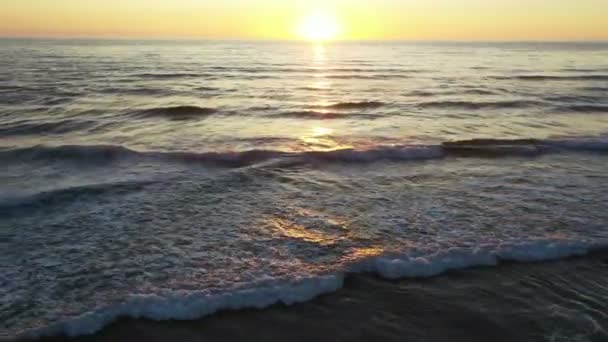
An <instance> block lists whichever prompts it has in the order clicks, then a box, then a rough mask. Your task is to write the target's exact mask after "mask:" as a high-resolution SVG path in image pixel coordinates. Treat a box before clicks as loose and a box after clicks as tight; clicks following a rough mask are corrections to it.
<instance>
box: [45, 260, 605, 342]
mask: <svg viewBox="0 0 608 342" xmlns="http://www.w3.org/2000/svg"><path fill="white" fill-rule="evenodd" d="M606 299H608V251H602V252H598V253H594V254H592V255H589V256H586V257H581V258H574V259H568V260H561V261H556V262H545V263H537V264H516V263H509V264H504V265H501V266H498V267H487V268H476V269H468V270H461V271H455V272H450V273H449V274H446V275H443V276H439V277H435V278H430V279H404V280H400V281H387V280H383V279H379V278H377V277H375V276H372V275H357V276H351V277H349V278H348V279H347V281H346V284H345V287H344V288H343V289H342V290H340V291H338V292H336V293H333V294H329V295H325V296H322V297H319V298H317V299H315V300H313V301H311V302H307V303H302V304H298V305H294V306H291V307H285V306H274V307H271V308H268V309H262V310H239V311H231V312H223V313H220V314H217V315H213V316H211V317H206V318H203V319H200V320H196V321H182V322H180V321H164V322H153V321H146V320H133V319H124V320H120V321H118V322H116V323H114V324H112V325H110V326H109V327H107V328H106V329H104V330H103V331H101V332H100V333H98V334H96V335H93V336H86V337H78V338H72V339H70V338H67V337H53V338H45V339H42V341H48V342H55V341H87V342H110V341H159V342H160V341H218V342H227V341H263V340H267V341H572V340H576V341H607V340H608V302H607V301H606Z"/></svg>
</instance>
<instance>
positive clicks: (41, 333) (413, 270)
mask: <svg viewBox="0 0 608 342" xmlns="http://www.w3.org/2000/svg"><path fill="white" fill-rule="evenodd" d="M606 245H607V244H606V242H604V241H602V242H590V241H575V240H568V239H530V240H527V241H519V242H510V243H500V244H496V245H485V246H483V247H477V248H458V247H456V248H450V249H445V250H439V251H426V252H424V251H422V252H421V251H418V250H417V251H414V252H410V253H403V254H400V255H380V256H373V257H368V258H364V259H360V260H355V261H350V262H349V261H347V262H345V263H344V264H343V265H341V267H340V268H339V269H338V270H336V271H333V272H329V273H326V274H319V275H308V276H305V277H297V276H295V277H294V279H280V278H271V279H269V280H266V281H263V282H258V283H254V284H251V285H250V286H248V287H246V288H238V289H232V290H225V291H224V292H215V293H214V292H212V291H209V290H199V291H180V292H175V293H172V294H166V295H162V296H161V295H156V294H139V295H132V296H130V297H128V298H126V299H125V300H124V301H122V302H121V303H117V304H115V305H107V306H104V307H100V308H97V309H95V310H92V311H89V312H86V313H84V314H81V315H80V316H78V317H74V318H70V319H66V320H64V321H60V322H57V323H53V324H51V325H48V326H45V327H40V328H35V329H31V330H27V331H22V332H20V333H19V334H18V335H19V336H18V338H20V339H32V338H40V337H47V336H61V335H64V336H69V337H76V336H82V335H91V334H94V333H96V332H98V331H100V330H101V329H103V328H104V327H105V326H107V325H109V324H111V323H112V322H114V321H116V320H117V319H119V318H133V319H149V320H154V321H164V320H195V319H200V318H202V317H206V316H209V315H213V314H215V313H217V312H221V311H226V310H239V309H250V308H254V309H263V308H266V307H269V306H272V305H275V304H283V305H293V304H297V303H302V302H307V301H310V300H312V299H314V298H316V297H318V296H320V295H322V294H327V293H333V292H336V291H338V290H339V289H341V288H342V287H343V285H344V279H345V277H347V276H348V275H349V274H359V273H373V274H376V275H379V276H381V277H383V278H386V279H401V278H427V277H433V276H437V275H440V274H443V273H445V272H447V271H450V270H457V269H464V268H470V267H477V266H497V265H499V264H500V263H502V262H513V261H515V262H538V261H548V260H557V259H563V258H568V257H573V256H581V255H585V254H588V253H591V252H593V251H596V250H600V249H603V248H606Z"/></svg>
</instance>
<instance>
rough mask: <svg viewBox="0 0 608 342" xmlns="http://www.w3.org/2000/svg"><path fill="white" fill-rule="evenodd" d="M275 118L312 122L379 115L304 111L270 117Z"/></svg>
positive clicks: (376, 116) (367, 117)
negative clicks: (309, 120) (308, 120)
mask: <svg viewBox="0 0 608 342" xmlns="http://www.w3.org/2000/svg"><path fill="white" fill-rule="evenodd" d="M268 116H270V117H273V118H284V119H311V120H333V119H353V118H357V119H369V120H373V119H377V118H379V117H380V116H379V115H372V114H361V113H357V114H353V113H351V114H346V113H333V112H319V111H314V110H304V111H296V112H285V113H278V114H273V115H268Z"/></svg>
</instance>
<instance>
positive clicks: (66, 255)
mask: <svg viewBox="0 0 608 342" xmlns="http://www.w3.org/2000/svg"><path fill="white" fill-rule="evenodd" d="M0 66H1V67H0V105H1V106H0V165H1V166H2V167H0V250H1V253H0V337H3V338H12V337H16V336H42V335H53V334H60V333H63V334H67V335H71V336H76V335H83V334H91V333H95V332H97V331H99V330H100V329H102V328H103V327H104V326H106V325H107V324H108V323H110V322H112V321H114V320H115V319H117V318H119V317H122V316H129V317H133V318H149V319H155V320H169V319H196V318H200V317H203V316H205V315H209V314H212V313H214V312H217V311H219V310H225V309H239V308H250V307H255V308H258V307H265V306H268V305H271V304H274V303H285V304H293V303H297V302H303V301H307V300H309V299H311V298H314V297H315V296H317V295H319V294H323V293H327V292H333V291H336V290H338V289H339V288H340V287H341V286H342V283H343V278H344V275H345V274H349V273H359V272H372V273H376V274H378V275H380V276H382V277H385V278H388V279H397V278H408V277H429V276H435V275H439V274H441V273H443V272H445V271H448V270H451V269H458V268H465V267H471V266H480V265H483V266H495V265H498V264H499V263H501V262H503V261H521V262H530V261H540V260H552V259H559V258H565V257H568V256H573V255H582V254H586V253H588V252H590V251H593V250H596V249H600V248H604V247H606V246H607V245H608V227H607V222H608V210H607V209H608V208H607V207H606V203H608V173H607V171H608V44H605V43H405V42H403V43H397V42H394V43H377V42H365V43H363V42H361V43H331V44H325V45H322V46H321V45H311V44H305V43H286V42H281V43H279V42H255V43H254V42H238V41H233V42H204V41H180V42H169V41H89V40H81V41H79V40H71V41H62V40H49V41H43V40H0ZM588 281H591V282H592V281H593V279H590V280H588ZM573 314H576V313H573Z"/></svg>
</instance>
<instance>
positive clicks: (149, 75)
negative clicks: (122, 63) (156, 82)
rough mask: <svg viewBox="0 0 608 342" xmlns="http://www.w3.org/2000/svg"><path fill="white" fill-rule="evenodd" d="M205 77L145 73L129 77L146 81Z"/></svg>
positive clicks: (189, 74) (187, 74)
mask: <svg viewBox="0 0 608 342" xmlns="http://www.w3.org/2000/svg"><path fill="white" fill-rule="evenodd" d="M201 76H205V74H198V73H180V72H177V73H143V74H134V75H128V77H129V78H146V79H172V78H195V77H201Z"/></svg>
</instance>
